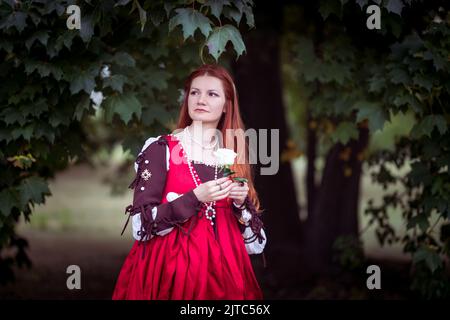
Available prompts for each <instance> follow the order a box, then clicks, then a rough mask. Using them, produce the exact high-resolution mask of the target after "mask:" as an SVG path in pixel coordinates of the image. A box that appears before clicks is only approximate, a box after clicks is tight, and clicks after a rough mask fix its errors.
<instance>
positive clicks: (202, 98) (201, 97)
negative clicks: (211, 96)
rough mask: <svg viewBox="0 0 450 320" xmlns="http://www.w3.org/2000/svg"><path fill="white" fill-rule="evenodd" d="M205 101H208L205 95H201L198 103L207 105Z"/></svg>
mask: <svg viewBox="0 0 450 320" xmlns="http://www.w3.org/2000/svg"><path fill="white" fill-rule="evenodd" d="M205 101H206V97H205V95H204V94H201V95H200V96H199V97H198V103H201V104H205Z"/></svg>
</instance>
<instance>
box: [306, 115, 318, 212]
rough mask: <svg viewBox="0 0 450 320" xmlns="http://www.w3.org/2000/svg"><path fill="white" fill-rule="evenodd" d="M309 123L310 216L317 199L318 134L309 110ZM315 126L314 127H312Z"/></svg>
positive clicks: (308, 179) (308, 189) (308, 195)
mask: <svg viewBox="0 0 450 320" xmlns="http://www.w3.org/2000/svg"><path fill="white" fill-rule="evenodd" d="M306 121H307V123H306V128H307V129H306V130H307V138H306V139H307V151H306V157H307V169H306V170H307V171H306V200H307V204H308V218H309V217H310V216H312V214H313V212H314V204H315V199H316V191H317V187H316V182H315V176H316V169H315V160H316V143H317V142H316V141H317V135H316V126H317V124H316V125H315V126H313V124H312V122H313V121H315V120H314V119H312V117H311V111H310V110H309V108H308V110H307V120H306ZM312 126H313V127H312Z"/></svg>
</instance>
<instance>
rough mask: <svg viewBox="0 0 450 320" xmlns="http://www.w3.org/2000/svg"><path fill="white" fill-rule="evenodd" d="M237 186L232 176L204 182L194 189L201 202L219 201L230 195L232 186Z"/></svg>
mask: <svg viewBox="0 0 450 320" xmlns="http://www.w3.org/2000/svg"><path fill="white" fill-rule="evenodd" d="M235 186H236V183H235V182H233V181H232V180H231V179H230V178H228V177H223V178H220V179H217V180H211V181H208V182H205V183H202V184H201V185H199V186H198V187H197V188H195V189H194V194H195V196H196V197H197V199H198V200H199V201H200V202H211V201H218V200H222V199H225V198H226V197H228V194H229V193H230V190H231V188H233V187H235Z"/></svg>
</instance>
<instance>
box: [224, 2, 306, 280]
mask: <svg viewBox="0 0 450 320" xmlns="http://www.w3.org/2000/svg"><path fill="white" fill-rule="evenodd" d="M262 4H263V3H261V5H262ZM258 6H259V4H258ZM281 9H282V8H281V7H277V5H276V3H271V6H270V10H267V8H266V9H265V10H264V8H261V6H259V9H258V8H257V9H256V12H255V21H256V25H257V26H258V27H257V29H256V30H254V31H252V32H251V33H249V36H247V37H246V38H245V39H244V41H245V44H246V48H247V53H246V54H245V55H244V56H242V57H240V58H239V60H238V62H237V63H234V64H233V71H234V78H235V82H236V86H237V90H238V93H239V102H240V107H241V111H242V116H243V119H244V122H245V125H246V127H247V128H254V129H256V130H258V129H268V130H272V129H279V145H280V148H279V154H277V156H278V157H279V159H281V155H280V153H281V152H282V150H283V149H284V147H285V143H286V141H287V140H288V137H289V132H288V127H287V122H286V118H285V111H284V106H283V101H282V83H281V74H280V73H281V67H280V54H279V50H280V46H279V43H280V37H279V32H278V28H277V26H279V24H280V19H281ZM268 136H269V137H270V134H268ZM268 149H269V150H270V144H269V148H268ZM271 156H273V155H271ZM260 167H261V166H260V165H257V166H256V168H257V170H256V175H255V176H256V177H255V185H256V189H257V191H258V193H259V197H260V200H261V204H262V207H263V208H264V209H265V214H264V215H263V219H264V223H265V225H266V228H267V230H266V231H267V235H268V238H269V240H268V243H267V246H266V250H265V254H266V257H267V266H268V268H269V270H268V271H270V272H275V276H276V277H277V278H278V279H277V280H279V281H282V280H283V279H285V280H286V281H289V279H288V278H289V276H288V275H289V274H291V275H293V274H295V273H297V272H298V270H297V268H296V265H295V262H296V257H295V255H296V254H297V251H298V246H299V228H300V219H299V207H298V204H297V199H296V191H295V184H294V180H293V174H292V170H291V165H290V163H281V161H280V164H279V171H278V172H277V173H276V174H275V175H260ZM287 269H290V271H287ZM281 278H283V279H281Z"/></svg>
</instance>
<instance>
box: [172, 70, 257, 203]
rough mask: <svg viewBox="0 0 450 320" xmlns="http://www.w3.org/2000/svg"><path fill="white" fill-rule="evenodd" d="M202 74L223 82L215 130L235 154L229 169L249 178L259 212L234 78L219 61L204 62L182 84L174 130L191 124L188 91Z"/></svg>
mask: <svg viewBox="0 0 450 320" xmlns="http://www.w3.org/2000/svg"><path fill="white" fill-rule="evenodd" d="M204 75H208V76H211V77H215V78H218V79H220V80H221V81H222V85H223V89H224V92H225V113H222V117H221V118H220V120H219V123H218V124H217V129H218V130H220V131H221V133H222V137H224V140H225V141H222V145H223V146H224V147H225V148H229V149H233V150H234V152H236V153H237V157H236V159H235V163H234V164H233V165H232V166H231V169H232V170H233V171H234V172H236V174H235V175H236V176H238V177H244V178H246V179H247V180H248V187H249V192H248V196H249V198H250V201H252V203H253V205H254V206H255V208H256V210H258V211H260V202H259V199H258V193H257V192H256V190H255V186H254V183H253V172H252V168H251V167H250V164H249V161H248V158H247V156H246V155H248V145H247V142H246V140H245V136H244V131H245V126H244V123H243V121H242V118H241V114H240V112H239V101H238V95H237V92H236V87H235V85H234V81H233V78H232V77H231V75H230V74H229V73H228V71H227V70H226V69H225V68H224V67H222V66H220V65H218V64H204V65H202V66H200V67H199V68H197V69H196V70H194V71H193V72H192V73H191V74H190V75H189V76H188V78H187V79H186V81H185V83H184V99H183V103H182V105H181V110H180V115H179V118H178V124H177V129H183V128H185V127H187V126H189V125H190V124H191V123H192V119H191V117H190V116H189V109H188V97H189V92H190V90H191V84H192V81H193V80H194V79H195V78H197V77H199V76H204ZM227 132H233V133H234V134H233V135H232V136H230V135H227ZM235 139H236V140H235ZM235 142H236V143H235Z"/></svg>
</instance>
